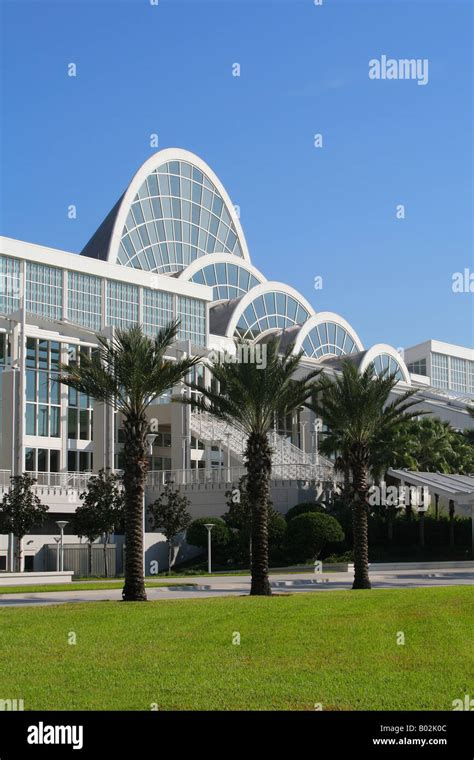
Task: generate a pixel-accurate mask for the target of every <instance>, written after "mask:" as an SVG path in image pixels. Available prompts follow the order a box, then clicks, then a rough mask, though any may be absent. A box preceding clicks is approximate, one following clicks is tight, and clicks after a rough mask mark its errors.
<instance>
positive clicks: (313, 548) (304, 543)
mask: <svg viewBox="0 0 474 760" xmlns="http://www.w3.org/2000/svg"><path fill="white" fill-rule="evenodd" d="M339 541H344V531H343V530H342V528H341V526H340V525H339V523H338V521H337V520H336V519H335V518H334V517H331V515H326V514H324V513H323V512H306V513H303V514H300V515H297V516H296V517H293V519H292V520H290V521H289V523H288V528H287V532H286V545H287V548H288V552H289V555H290V558H291V560H292V561H293V562H305V561H306V560H314V559H317V558H318V557H319V555H320V553H321V551H322V550H323V549H324V547H325V546H326V544H332V543H336V542H339Z"/></svg>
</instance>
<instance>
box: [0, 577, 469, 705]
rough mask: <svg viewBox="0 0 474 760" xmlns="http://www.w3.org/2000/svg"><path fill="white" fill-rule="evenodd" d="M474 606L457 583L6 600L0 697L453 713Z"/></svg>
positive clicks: (464, 689)
mask: <svg viewBox="0 0 474 760" xmlns="http://www.w3.org/2000/svg"><path fill="white" fill-rule="evenodd" d="M473 613H474V591H473V589H472V588H470V587H465V586H459V587H449V588H429V589H428V588H425V589H393V590H391V589H388V590H372V591H357V592H354V591H328V592H319V593H317V592H313V593H309V594H295V595H287V596H275V597H273V598H261V597H260V598H259V597H233V598H228V597H226V598H225V597H222V598H216V599H196V600H180V601H172V600H169V601H160V602H148V603H128V604H127V603H123V602H90V603H86V604H70V605H68V604H63V605H57V606H51V607H41V608H38V607H23V608H8V607H6V608H1V609H0V631H1V643H2V646H1V647H0V697H1V698H2V699H7V698H11V699H14V698H17V699H21V698H22V699H24V703H25V709H27V710H48V709H59V710H80V709H83V710H89V709H96V710H105V709H115V710H119V709H121V710H149V709H151V705H152V704H153V703H156V704H157V705H158V709H160V710H171V709H175V710H205V709H209V710H245V709H250V710H264V709H268V710H284V709H289V710H312V709H314V705H315V703H322V707H323V709H324V710H361V709H373V710H403V709H405V710H428V709H433V710H451V709H452V701H453V700H454V699H457V698H463V697H464V695H465V694H472V693H473V689H474V682H473V681H474V679H473V675H474V654H473V647H472V632H473V628H472V620H473V617H474V614H473ZM70 632H74V633H75V634H76V636H77V643H76V645H70V644H68V635H69V634H70ZM235 632H238V633H240V637H241V643H240V645H234V644H233V643H232V639H233V636H234V634H235ZM398 632H403V633H404V635H405V645H404V646H399V645H397V634H398Z"/></svg>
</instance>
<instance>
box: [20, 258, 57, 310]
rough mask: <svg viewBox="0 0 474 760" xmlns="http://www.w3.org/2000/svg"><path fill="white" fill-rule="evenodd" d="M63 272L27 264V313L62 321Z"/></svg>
mask: <svg viewBox="0 0 474 760" xmlns="http://www.w3.org/2000/svg"><path fill="white" fill-rule="evenodd" d="M62 292H63V284H62V271H61V270H60V269H57V268H56V267H49V266H46V265H44V264H36V263H33V262H30V261H27V262H26V311H28V312H29V313H30V314H37V315H38V316H41V317H47V318H49V319H57V320H60V319H61V317H62V305H63V298H62Z"/></svg>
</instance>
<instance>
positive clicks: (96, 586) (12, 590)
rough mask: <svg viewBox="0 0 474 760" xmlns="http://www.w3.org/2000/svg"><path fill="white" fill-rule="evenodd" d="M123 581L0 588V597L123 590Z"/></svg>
mask: <svg viewBox="0 0 474 760" xmlns="http://www.w3.org/2000/svg"><path fill="white" fill-rule="evenodd" d="M123 583H124V581H123V579H122V580H121V581H87V582H81V581H73V582H72V583H47V584H45V585H43V586H42V585H36V586H0V596H1V595H2V594H39V593H43V592H45V591H54V592H55V593H56V592H57V591H102V590H103V589H110V588H123ZM145 585H146V587H147V588H159V587H163V586H169V585H170V584H169V583H167V582H166V581H146V583H145ZM173 585H176V586H195V585H196V584H195V583H184V582H183V583H176V581H175V582H174V583H173Z"/></svg>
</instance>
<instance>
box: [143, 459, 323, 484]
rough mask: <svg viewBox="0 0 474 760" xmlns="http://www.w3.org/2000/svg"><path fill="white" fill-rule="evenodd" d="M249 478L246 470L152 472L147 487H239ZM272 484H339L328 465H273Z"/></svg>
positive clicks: (215, 469)
mask: <svg viewBox="0 0 474 760" xmlns="http://www.w3.org/2000/svg"><path fill="white" fill-rule="evenodd" d="M246 474H247V470H246V468H245V467H243V466H241V467H220V468H219V467H215V468H214V467H213V468H210V469H204V468H203V469H191V470H153V471H151V472H149V473H148V478H147V487H148V488H162V487H163V486H165V485H166V483H175V484H176V485H187V486H189V485H203V486H212V485H224V484H228V485H231V484H233V483H234V484H235V483H238V481H239V480H240V478H241V477H243V476H244V475H246ZM271 479H272V481H275V480H278V481H289V480H291V481H294V480H297V481H300V482H302V483H307V482H311V481H315V482H318V483H321V482H334V481H335V480H337V479H338V478H337V475H336V474H335V471H334V468H332V467H327V466H326V465H325V464H320V465H314V464H309V463H306V464H280V465H272V472H271Z"/></svg>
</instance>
